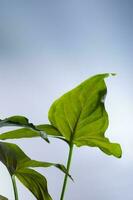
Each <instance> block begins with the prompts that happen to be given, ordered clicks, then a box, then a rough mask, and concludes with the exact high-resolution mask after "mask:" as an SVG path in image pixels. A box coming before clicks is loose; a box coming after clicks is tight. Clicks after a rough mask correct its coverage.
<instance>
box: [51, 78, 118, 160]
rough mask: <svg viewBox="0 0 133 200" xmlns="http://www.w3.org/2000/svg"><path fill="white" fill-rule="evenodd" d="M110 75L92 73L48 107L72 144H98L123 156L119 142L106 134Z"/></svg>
mask: <svg viewBox="0 0 133 200" xmlns="http://www.w3.org/2000/svg"><path fill="white" fill-rule="evenodd" d="M108 76H109V74H99V75H96V76H93V77H91V78H90V79H87V80H86V81H84V82H83V83H81V84H80V85H79V86H78V87H76V88H74V89H73V90H71V91H69V92H68V93H66V94H64V95H63V96H62V97H60V98H59V99H57V100H56V101H55V102H54V103H53V104H52V106H51V108H50V110H49V120H50V122H51V124H52V126H54V127H55V128H56V129H58V130H59V132H60V133H61V134H62V136H64V137H65V139H66V140H67V141H68V142H69V144H75V145H77V146H83V145H87V146H92V147H99V148H100V149H101V150H102V151H103V152H105V153H106V154H109V155H114V156H116V157H121V154H122V151H121V147H120V145H119V144H117V143H111V142H110V141H109V140H108V139H107V138H106V137H105V131H106V129H107V128H108V124H109V120H108V115H107V112H106V110H105V105H104V100H105V96H106V93H107V88H106V84H105V81H104V78H107V77H108Z"/></svg>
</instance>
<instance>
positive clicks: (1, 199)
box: [0, 195, 8, 200]
mask: <svg viewBox="0 0 133 200" xmlns="http://www.w3.org/2000/svg"><path fill="white" fill-rule="evenodd" d="M0 200H8V199H7V198H6V197H4V196H2V195H0Z"/></svg>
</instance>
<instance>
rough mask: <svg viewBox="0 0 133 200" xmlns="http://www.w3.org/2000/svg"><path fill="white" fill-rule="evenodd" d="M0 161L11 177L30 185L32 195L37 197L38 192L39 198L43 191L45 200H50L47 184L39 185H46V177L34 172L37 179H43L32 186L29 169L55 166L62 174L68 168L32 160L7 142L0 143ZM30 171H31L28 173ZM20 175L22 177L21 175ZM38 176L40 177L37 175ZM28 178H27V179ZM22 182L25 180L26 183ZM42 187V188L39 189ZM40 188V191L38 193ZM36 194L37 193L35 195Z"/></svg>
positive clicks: (36, 180)
mask: <svg viewBox="0 0 133 200" xmlns="http://www.w3.org/2000/svg"><path fill="white" fill-rule="evenodd" d="M0 161H1V162H2V163H3V164H4V165H5V166H6V167H7V169H8V171H9V173H10V175H11V176H13V175H15V176H17V177H19V179H20V180H21V182H22V183H23V184H24V185H26V181H27V185H28V189H29V190H31V191H32V193H33V194H34V195H35V196H36V195H37V194H36V193H37V192H38V196H39V195H40V190H41V195H42V193H44V194H43V195H44V196H46V197H45V198H44V200H45V199H46V200H49V199H50V196H49V194H48V192H47V184H44V185H43V189H42V185H41V186H39V184H42V183H44V182H45V183H46V180H45V177H43V176H42V175H40V174H38V173H37V172H34V171H33V177H34V178H35V175H36V176H37V177H40V178H41V177H43V178H42V179H41V180H40V182H38V178H37V179H34V184H32V185H31V188H29V187H30V184H29V182H32V181H33V180H32V178H30V177H31V174H32V170H31V171H30V170H29V169H28V168H29V167H50V166H54V167H57V168H58V169H59V170H61V171H62V172H64V173H66V174H68V173H67V171H66V168H65V167H64V166H63V165H61V164H56V163H50V162H42V161H36V160H31V159H30V158H29V157H28V156H27V155H26V154H25V153H24V152H23V151H22V150H21V149H20V148H19V147H18V146H17V145H15V144H11V143H5V142H0ZM25 170H27V171H25ZM28 170H29V171H28ZM25 172H27V173H28V172H29V175H26V173H25ZM19 174H20V175H19ZM37 174H38V175H37ZM25 176H27V177H25ZM22 180H25V181H24V182H23V181H22ZM39 187H40V188H39ZM37 188H38V191H37ZM34 192H35V193H34ZM48 197H49V198H48ZM38 200H43V199H42V198H40V199H39V198H38Z"/></svg>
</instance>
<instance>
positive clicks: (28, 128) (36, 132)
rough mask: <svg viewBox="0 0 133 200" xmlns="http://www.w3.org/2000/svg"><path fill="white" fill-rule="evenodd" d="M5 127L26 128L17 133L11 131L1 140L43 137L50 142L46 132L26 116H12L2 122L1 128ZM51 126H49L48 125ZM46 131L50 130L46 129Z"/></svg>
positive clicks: (0, 123) (0, 122) (3, 135)
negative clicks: (30, 121)
mask: <svg viewBox="0 0 133 200" xmlns="http://www.w3.org/2000/svg"><path fill="white" fill-rule="evenodd" d="M3 126H19V127H25V128H23V129H18V130H16V132H15V131H9V132H7V134H6V135H5V134H2V135H0V137H1V138H0V139H14V138H27V137H40V136H41V137H42V138H43V139H44V140H46V141H47V142H49V140H48V137H47V134H46V132H44V131H43V130H40V129H39V126H38V127H36V126H35V125H33V124H32V123H29V120H28V119H27V118H26V117H24V116H12V117H8V118H6V119H4V120H0V127H3ZM48 126H49V125H48ZM46 129H49V128H47V127H46Z"/></svg>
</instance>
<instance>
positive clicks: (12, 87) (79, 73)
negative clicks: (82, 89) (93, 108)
mask: <svg viewBox="0 0 133 200" xmlns="http://www.w3.org/2000/svg"><path fill="white" fill-rule="evenodd" d="M132 10H133V1H132V0H82V1H81V0H71V1H70V0H68V1H64V0H62V1H61V0H56V1H52V0H49V1H46V0H38V1H35V0H28V1H27V0H23V1H18V0H16V1H15V0H12V1H9V0H0V85H1V116H0V118H4V117H7V116H10V115H16V114H19V115H25V116H27V117H28V118H29V119H30V121H31V122H34V123H35V124H38V123H47V122H48V119H47V112H48V110H49V107H50V105H51V103H52V102H53V101H54V100H55V99H56V98H58V97H59V96H60V95H62V94H63V93H64V92H67V91H68V90H70V89H72V88H73V87H75V86H76V85H77V84H79V83H80V82H81V81H83V80H84V79H86V78H88V77H89V76H91V75H94V74H97V73H105V72H115V73H117V76H116V77H111V78H109V79H108V80H107V85H108V95H107V99H106V107H107V111H108V113H109V117H110V126H109V128H108V130H107V132H106V135H107V136H108V137H109V138H110V140H111V141H115V142H119V143H120V144H121V145H122V149H123V157H122V159H116V158H114V157H111V156H107V155H105V154H103V153H102V152H101V151H100V150H99V149H97V148H89V147H82V148H75V150H74V155H73V161H72V168H71V174H72V176H73V177H74V180H75V183H72V182H71V181H69V185H68V189H67V192H66V198H65V200H81V199H83V200H88V199H91V200H112V199H113V200H119V199H120V200H125V199H126V200H132V199H133V192H132V187H133V153H132V152H133V128H132V124H133V106H132V105H133V91H132V85H133V78H132V77H133V75H132V73H133V66H132V63H133V56H132V55H133V38H132V37H133V12H132ZM11 142H14V143H16V144H19V145H20V146H21V147H22V148H23V150H24V151H25V152H26V153H27V154H28V155H30V156H31V157H32V158H36V159H39V160H45V161H53V162H61V163H64V164H65V162H66V157H67V152H68V149H67V145H65V144H64V143H62V142H61V141H57V140H56V141H55V140H51V145H48V144H46V143H45V142H44V141H42V140H41V139H28V140H26V139H23V140H12V141H11ZM38 171H40V172H42V173H43V174H44V175H45V176H46V177H47V178H48V183H49V192H50V193H51V195H52V197H53V199H54V200H59V196H60V192H61V185H62V181H63V174H61V173H60V172H59V171H58V170H56V169H54V168H49V169H38ZM18 189H19V194H20V200H27V199H28V200H34V199H35V198H34V197H33V196H32V195H31V193H30V192H28V190H26V189H25V188H24V187H23V186H22V185H21V184H20V183H19V182H18ZM0 194H2V195H5V196H7V197H8V198H9V200H13V199H14V197H13V191H12V188H11V181H10V177H9V175H8V173H7V171H6V169H5V167H4V166H3V165H2V164H0Z"/></svg>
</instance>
